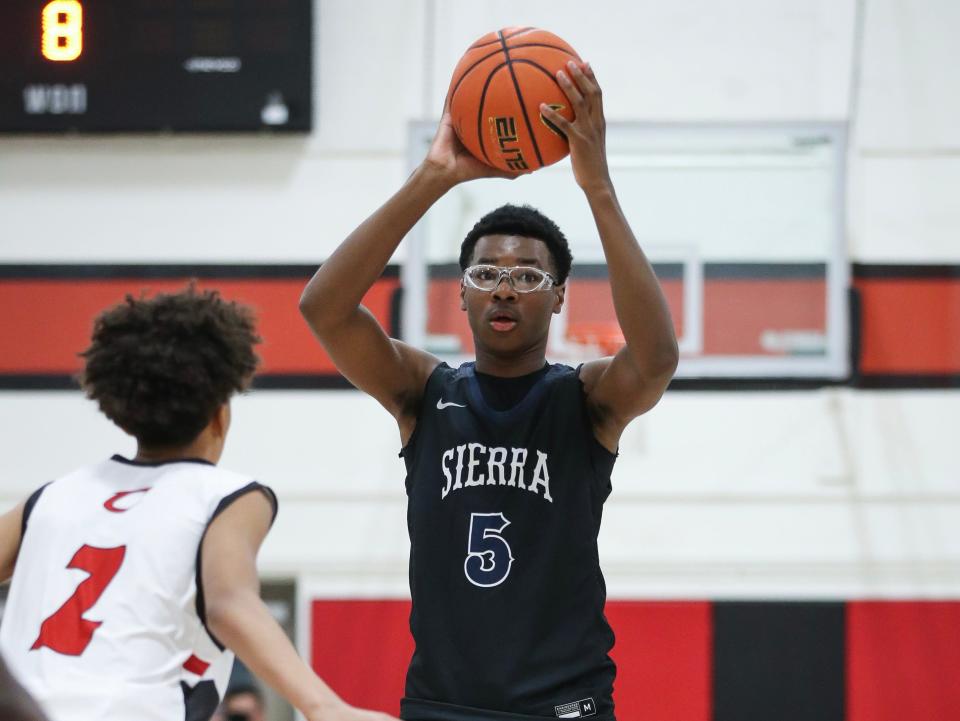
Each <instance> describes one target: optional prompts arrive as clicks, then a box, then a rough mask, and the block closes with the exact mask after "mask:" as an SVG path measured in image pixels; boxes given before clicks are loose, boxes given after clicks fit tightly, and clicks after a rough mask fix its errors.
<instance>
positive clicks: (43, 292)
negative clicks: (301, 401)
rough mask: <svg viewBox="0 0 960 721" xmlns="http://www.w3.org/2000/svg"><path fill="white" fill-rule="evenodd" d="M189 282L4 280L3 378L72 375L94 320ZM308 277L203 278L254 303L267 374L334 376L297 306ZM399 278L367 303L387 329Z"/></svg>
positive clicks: (0, 318) (0, 320)
mask: <svg viewBox="0 0 960 721" xmlns="http://www.w3.org/2000/svg"><path fill="white" fill-rule="evenodd" d="M186 283H187V280H186V279H183V280H143V279H128V280H127V279H120V280H113V279H110V280H4V281H0V308H2V309H3V312H2V313H0V338H3V341H4V351H3V353H2V354H0V373H51V374H68V373H75V372H77V371H78V370H79V369H80V363H79V359H78V358H77V354H78V353H79V352H80V351H82V350H83V349H84V348H86V347H87V346H88V345H89V341H90V332H91V330H92V328H93V320H94V318H95V317H96V316H97V315H98V314H99V313H100V312H101V311H102V310H103V309H105V308H107V307H109V306H111V305H114V304H116V303H119V302H120V301H122V300H123V298H124V296H125V295H126V294H127V293H132V294H134V295H139V294H140V293H141V291H146V292H147V294H148V295H149V294H154V293H158V292H170V291H176V290H180V289H182V288H183V287H184V286H185V285H186ZM305 283H306V280H302V279H262V280H261V279H257V280H220V279H216V280H203V281H200V282H199V283H198V286H199V287H200V288H216V289H218V290H219V291H220V292H221V293H222V294H223V296H224V297H225V298H228V299H230V300H237V301H240V302H243V303H246V304H248V305H250V306H251V307H252V308H253V310H254V312H255V313H256V315H257V318H258V322H259V325H258V327H259V331H260V335H261V337H262V338H263V343H262V344H261V345H260V346H258V348H257V352H258V354H259V355H260V358H261V359H262V365H261V367H260V371H261V372H263V373H290V374H294V373H317V374H329V373H335V372H336V369H335V368H334V366H333V363H332V362H331V361H330V358H329V357H328V356H327V354H326V353H325V352H324V351H323V349H322V348H321V347H320V345H319V344H318V343H317V341H316V340H315V339H314V338H313V336H312V335H311V333H310V330H309V329H308V328H307V325H306V323H305V322H304V321H303V318H301V316H300V312H299V310H298V308H297V305H298V301H299V298H300V293H301V292H302V291H303V286H304V285H305ZM398 284H399V281H398V280H397V279H395V278H384V279H381V280H380V281H378V282H377V284H376V285H374V287H373V288H372V289H371V290H370V292H369V293H368V294H367V295H366V297H365V298H364V304H365V305H366V306H367V307H368V308H369V309H370V310H371V311H372V312H373V314H374V315H375V316H376V317H377V319H378V320H379V321H380V323H381V324H383V325H384V326H385V327H389V318H390V300H391V297H392V295H393V292H394V290H395V289H396V288H397V287H398Z"/></svg>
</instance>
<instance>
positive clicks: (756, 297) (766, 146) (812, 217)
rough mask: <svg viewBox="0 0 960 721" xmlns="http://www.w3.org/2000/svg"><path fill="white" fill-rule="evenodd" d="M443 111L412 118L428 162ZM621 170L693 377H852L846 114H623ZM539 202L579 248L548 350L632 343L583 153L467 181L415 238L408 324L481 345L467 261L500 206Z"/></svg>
mask: <svg viewBox="0 0 960 721" xmlns="http://www.w3.org/2000/svg"><path fill="white" fill-rule="evenodd" d="M434 131H435V124H434V123H428V122H417V123H413V124H412V125H411V126H410V135H409V138H410V142H409V153H410V154H409V161H410V164H411V167H413V166H414V165H415V164H416V163H419V162H420V160H421V159H422V158H423V156H424V155H425V153H426V152H427V149H428V147H429V144H430V141H431V139H432V136H433V133H434ZM607 146H608V156H609V164H610V172H611V175H612V176H613V179H614V182H615V184H616V187H617V194H618V197H619V199H620V202H621V205H622V206H623V208H624V211H625V213H626V215H627V217H628V219H629V221H630V223H631V226H632V227H633V230H634V232H635V234H636V236H637V238H638V240H639V241H640V243H641V245H642V246H643V248H644V250H645V251H646V253H647V255H648V257H649V258H650V259H651V261H652V262H653V263H654V267H655V270H656V271H657V274H658V276H659V278H660V281H661V283H662V285H663V288H664V292H665V294H666V296H667V299H668V302H669V303H670V307H671V310H672V312H673V317H674V322H675V324H676V326H677V333H678V339H679V342H680V348H681V363H680V368H679V369H678V373H677V376H678V377H680V378H826V379H838V378H843V377H845V376H846V374H847V372H848V368H847V365H848V364H847V348H846V346H847V340H846V339H847V328H846V326H847V313H846V295H845V288H846V285H847V271H846V260H845V253H844V244H843V228H844V217H843V214H844V197H843V191H844V157H845V135H844V127H843V126H842V125H841V124H836V123H796V124H794V123H751V124H648V123H610V124H609V125H608V130H607ZM506 202H512V203H529V204H530V205H533V206H534V207H537V208H538V209H540V210H541V211H542V212H544V213H545V214H546V215H548V216H550V217H551V218H553V219H554V220H555V221H556V222H557V223H558V224H559V226H560V228H561V229H562V230H563V231H564V233H565V234H566V236H567V238H568V239H569V241H570V245H571V249H572V250H573V255H574V266H573V272H572V273H571V277H570V280H569V281H568V289H567V299H568V302H567V304H566V308H565V310H564V313H563V314H562V315H561V317H560V318H559V319H557V321H555V323H554V326H553V328H552V331H551V339H550V346H549V351H548V356H549V357H550V359H551V360H554V361H562V362H566V363H571V364H575V363H577V362H581V361H583V360H586V359H589V358H594V357H597V356H599V355H604V354H610V353H612V352H615V351H616V349H617V348H618V347H619V346H620V345H622V343H623V338H622V335H621V334H620V331H619V326H618V324H617V322H616V317H615V314H614V310H613V303H612V297H611V295H610V288H609V282H608V279H607V268H606V263H605V261H604V257H603V252H602V247H601V245H600V241H599V238H598V236H597V231H596V228H595V226H594V223H593V219H592V216H591V214H590V211H589V208H588V205H587V203H586V201H585V199H584V197H583V193H582V192H581V191H580V189H579V188H578V187H577V185H576V183H575V182H574V179H573V175H572V172H571V169H570V164H569V160H564V161H562V162H560V163H558V164H556V165H553V166H550V167H548V168H544V169H542V170H539V171H537V172H536V173H533V174H531V175H529V176H524V177H521V178H518V179H516V180H514V181H511V182H505V181H502V180H480V181H474V182H472V183H466V184H463V185H460V186H458V187H456V188H455V189H454V190H453V191H451V192H450V193H448V194H447V195H446V196H445V197H444V198H443V199H442V200H441V201H440V202H439V203H437V204H436V205H435V206H434V207H433V208H432V209H431V210H430V212H429V213H428V214H427V216H426V217H425V218H424V219H423V220H422V221H421V222H420V223H419V224H418V225H417V227H416V228H415V229H414V230H413V232H412V233H411V237H410V238H409V239H408V243H409V245H408V248H407V250H408V255H407V259H406V261H405V267H404V270H403V282H404V288H405V293H404V316H403V329H404V337H405V338H406V339H408V340H409V341H411V342H412V343H414V344H416V345H419V346H421V347H425V348H427V349H429V350H431V351H432V352H434V353H437V354H438V355H440V356H441V357H444V358H445V359H447V360H449V361H451V362H456V361H458V360H461V359H463V358H465V357H469V356H470V355H471V354H472V350H473V348H472V339H471V336H470V333H469V328H468V326H467V323H466V318H465V317H464V314H463V313H462V312H461V311H460V310H459V302H458V300H457V293H458V287H459V274H460V272H459V267H458V265H457V258H458V255H459V246H460V242H461V240H462V239H463V237H464V236H465V235H466V233H467V231H468V230H469V229H470V228H471V227H472V225H473V224H474V223H475V222H476V221H477V220H478V219H479V218H480V217H481V216H482V215H483V214H484V213H486V212H487V211H489V210H492V209H493V208H496V207H498V206H499V205H501V204H503V203H506Z"/></svg>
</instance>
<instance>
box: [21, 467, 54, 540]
mask: <svg viewBox="0 0 960 721" xmlns="http://www.w3.org/2000/svg"><path fill="white" fill-rule="evenodd" d="M50 483H53V481H50V482H49V483H44V484H43V485H42V486H40V488H38V489H37V490H35V491H34V492H33V493H31V494H30V497H29V498H28V499H27V501H26V503H24V504H23V518H22V519H20V542H21V543H23V537H24V536H25V535H26V533H27V521H28V520H29V519H30V514H31V513H33V507H34V506H36V505H37V501H39V500H40V496H41V495H42V494H43V491H44V489H45V488H46V487H47V486H49V485H50Z"/></svg>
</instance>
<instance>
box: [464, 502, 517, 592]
mask: <svg viewBox="0 0 960 721" xmlns="http://www.w3.org/2000/svg"><path fill="white" fill-rule="evenodd" d="M509 525H510V521H508V520H507V519H506V516H504V515H503V514H502V513H473V514H471V515H470V535H469V537H468V538H467V558H466V560H465V561H464V562H463V572H464V573H465V574H466V575H467V580H468V581H470V583H472V584H473V585H474V586H482V587H483V588H489V587H490V586H499V585H500V584H501V583H503V582H504V580H505V579H506V578H507V576H508V575H509V574H510V567H511V566H512V565H513V554H512V553H511V552H510V544H509V543H507V541H506V539H504V537H503V536H501V535H500V534H501V533H502V532H503V529H504V528H506V527H507V526H509Z"/></svg>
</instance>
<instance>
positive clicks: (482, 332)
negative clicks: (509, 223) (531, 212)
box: [460, 235, 564, 356]
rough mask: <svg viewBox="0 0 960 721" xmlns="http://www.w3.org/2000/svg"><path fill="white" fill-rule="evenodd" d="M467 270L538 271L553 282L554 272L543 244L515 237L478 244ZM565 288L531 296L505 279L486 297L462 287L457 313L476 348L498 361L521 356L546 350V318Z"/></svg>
mask: <svg viewBox="0 0 960 721" xmlns="http://www.w3.org/2000/svg"><path fill="white" fill-rule="evenodd" d="M470 265H494V266H499V267H501V268H507V267H513V266H525V267H531V268H538V269H539V270H542V271H545V272H547V273H550V274H551V275H552V276H553V277H556V268H555V267H554V265H553V259H552V257H551V256H550V251H549V250H548V249H547V245H546V243H544V242H543V241H541V240H538V239H536V238H526V237H522V236H516V235H486V236H484V237H482V238H480V239H479V240H478V241H477V244H476V246H475V247H474V250H473V258H472V259H471V261H470ZM563 293H564V288H563V286H551V284H550V283H547V284H546V285H545V287H544V288H542V289H540V290H535V291H532V292H529V293H521V292H518V291H517V289H516V288H514V286H513V285H512V284H511V282H510V281H509V280H508V279H507V278H506V277H502V278H501V279H500V284H499V285H498V286H497V287H496V288H495V289H494V290H490V291H484V290H478V289H476V288H472V287H470V286H469V285H467V284H465V283H464V282H463V281H462V280H461V283H460V298H461V308H462V309H463V310H465V311H466V312H467V319H468V320H469V322H470V328H471V330H472V331H473V338H474V343H475V344H476V346H477V348H478V349H480V348H483V349H485V350H487V351H489V352H492V353H495V354H497V355H500V356H504V355H506V356H510V355H513V354H517V355H520V354H522V353H525V352H528V351H530V350H531V349H533V348H536V347H537V346H538V345H542V346H543V347H545V346H546V343H547V334H548V332H549V330H550V318H551V316H552V315H553V314H554V313H559V312H560V308H561V307H562V305H563Z"/></svg>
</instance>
